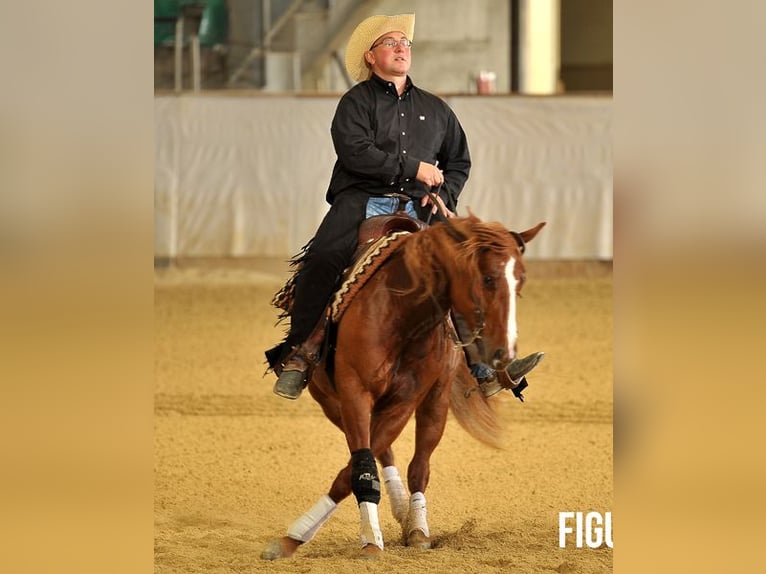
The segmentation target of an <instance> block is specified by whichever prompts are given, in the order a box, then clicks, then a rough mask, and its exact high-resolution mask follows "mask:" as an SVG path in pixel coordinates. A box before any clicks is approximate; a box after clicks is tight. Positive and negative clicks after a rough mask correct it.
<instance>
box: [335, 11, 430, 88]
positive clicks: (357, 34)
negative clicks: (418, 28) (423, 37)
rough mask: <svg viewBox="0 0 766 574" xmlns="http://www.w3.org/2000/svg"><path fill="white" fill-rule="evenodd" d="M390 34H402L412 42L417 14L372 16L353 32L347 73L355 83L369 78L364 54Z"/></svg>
mask: <svg viewBox="0 0 766 574" xmlns="http://www.w3.org/2000/svg"><path fill="white" fill-rule="evenodd" d="M388 32H401V33H402V34H404V35H405V36H407V38H409V39H410V40H412V39H413V36H414V34H415V14H397V15H396V16H370V17H369V18H367V19H365V20H363V21H362V22H361V24H359V25H358V26H357V27H356V29H355V30H354V31H353V32H352V34H351V38H350V39H349V41H348V46H346V71H347V72H348V75H349V76H351V79H352V80H354V81H355V82H361V81H364V80H366V79H367V78H368V77H369V74H370V69H369V68H368V67H367V64H366V63H365V61H364V53H365V52H366V51H367V50H369V49H370V46H372V44H373V42H375V40H377V39H378V38H380V37H381V36H382V35H383V34H386V33H388Z"/></svg>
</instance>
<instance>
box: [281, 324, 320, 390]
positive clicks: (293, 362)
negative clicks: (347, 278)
mask: <svg viewBox="0 0 766 574" xmlns="http://www.w3.org/2000/svg"><path fill="white" fill-rule="evenodd" d="M327 322H328V317H327V315H326V314H324V315H323V316H322V318H321V319H320V320H319V323H317V325H316V327H314V330H313V331H312V332H311V335H309V338H308V339H306V341H305V342H304V343H303V344H302V345H300V346H299V347H297V348H296V349H295V350H294V351H293V352H292V355H291V356H290V355H288V358H287V360H286V361H285V363H284V364H283V365H282V371H281V372H280V373H279V378H277V382H276V383H274V389H273V390H274V394H276V395H279V396H280V397H284V398H286V399H291V400H295V399H297V398H298V397H299V396H300V395H301V392H303V389H304V388H305V387H306V385H307V384H308V381H309V375H310V372H311V369H312V368H313V367H314V366H315V365H316V364H317V363H318V362H319V351H320V350H321V347H322V342H323V341H324V337H325V332H326V329H327Z"/></svg>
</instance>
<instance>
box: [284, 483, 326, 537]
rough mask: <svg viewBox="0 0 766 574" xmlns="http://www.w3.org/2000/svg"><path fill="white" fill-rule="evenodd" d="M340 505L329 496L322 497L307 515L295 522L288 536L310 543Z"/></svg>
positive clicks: (288, 531)
mask: <svg viewBox="0 0 766 574" xmlns="http://www.w3.org/2000/svg"><path fill="white" fill-rule="evenodd" d="M336 508H338V505H337V504H335V502H333V500H332V498H330V497H329V496H328V495H327V494H325V495H324V496H322V498H320V499H319V500H318V501H317V503H316V504H315V505H314V506H312V507H311V510H309V511H308V512H307V513H306V514H304V515H303V516H301V517H300V518H299V519H298V520H296V521H295V522H293V524H292V526H290V528H289V529H288V530H287V535H288V536H289V537H290V538H293V539H295V540H300V541H301V542H308V541H309V540H311V539H312V538H314V535H315V534H316V533H317V532H318V531H319V528H320V527H321V526H322V525H323V524H324V523H325V522H327V519H328V518H330V516H332V513H333V512H335V509H336Z"/></svg>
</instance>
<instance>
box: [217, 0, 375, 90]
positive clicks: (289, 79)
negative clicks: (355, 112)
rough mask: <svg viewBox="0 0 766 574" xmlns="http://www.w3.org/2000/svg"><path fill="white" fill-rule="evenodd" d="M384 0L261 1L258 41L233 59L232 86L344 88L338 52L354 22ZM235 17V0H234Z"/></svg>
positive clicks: (230, 83)
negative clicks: (244, 53)
mask: <svg viewBox="0 0 766 574" xmlns="http://www.w3.org/2000/svg"><path fill="white" fill-rule="evenodd" d="M379 4H381V1H380V0H261V2H260V8H261V15H260V23H261V24H262V25H263V27H262V30H261V34H259V37H258V43H257V45H255V46H254V47H253V48H252V49H250V51H249V53H247V54H246V55H244V57H243V58H242V59H241V60H240V61H239V62H232V64H233V66H232V68H231V69H232V72H231V74H230V75H229V79H228V82H227V87H230V88H253V87H255V88H256V89H260V90H263V91H267V92H290V91H295V92H298V91H317V90H322V91H344V90H345V89H347V88H348V87H349V86H350V85H351V82H350V80H349V79H348V77H347V75H346V71H345V67H344V66H343V64H342V61H341V58H340V56H339V54H340V53H342V51H343V48H344V45H345V42H346V40H347V38H348V36H349V35H350V34H351V32H352V31H353V29H354V27H355V26H356V25H357V24H358V23H359V22H360V21H361V20H362V19H363V18H365V17H366V16H368V15H370V14H372V13H374V10H375V8H376V7H377V6H378V5H379ZM230 5H231V7H232V8H231V9H232V16H233V17H236V13H234V10H235V9H236V5H237V3H236V0H233V1H232V0H230Z"/></svg>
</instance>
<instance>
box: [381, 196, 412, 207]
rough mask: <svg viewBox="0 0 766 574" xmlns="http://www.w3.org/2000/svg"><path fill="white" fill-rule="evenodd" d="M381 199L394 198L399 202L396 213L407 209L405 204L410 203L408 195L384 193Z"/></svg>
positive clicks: (410, 199)
mask: <svg viewBox="0 0 766 574" xmlns="http://www.w3.org/2000/svg"><path fill="white" fill-rule="evenodd" d="M383 197H395V198H396V199H398V200H399V205H397V206H396V211H404V210H405V209H406V207H407V203H408V202H410V201H412V198H411V197H410V196H409V195H405V194H403V193H384V194H383Z"/></svg>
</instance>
